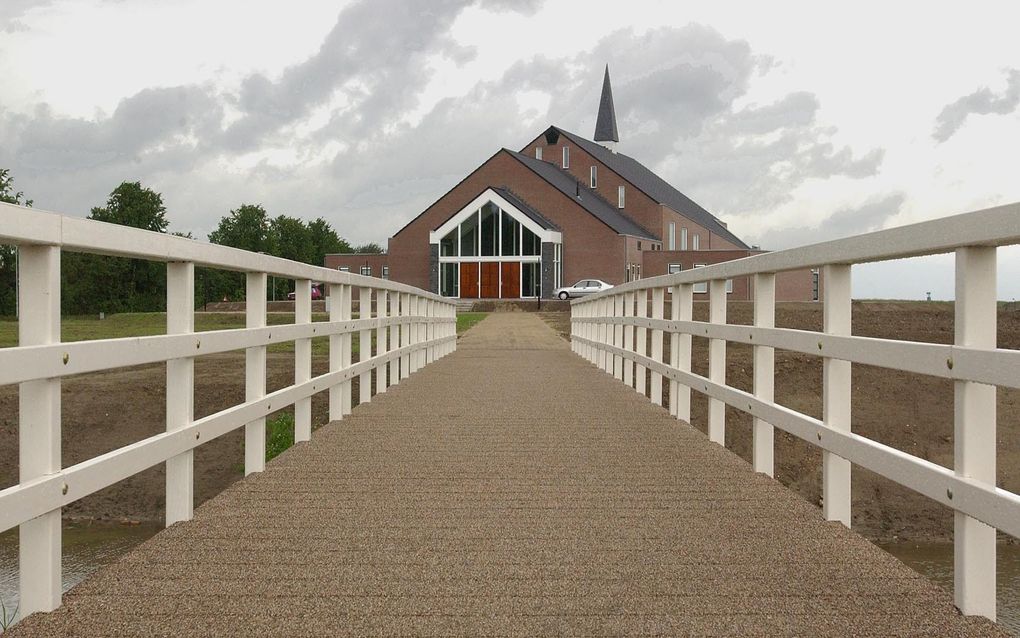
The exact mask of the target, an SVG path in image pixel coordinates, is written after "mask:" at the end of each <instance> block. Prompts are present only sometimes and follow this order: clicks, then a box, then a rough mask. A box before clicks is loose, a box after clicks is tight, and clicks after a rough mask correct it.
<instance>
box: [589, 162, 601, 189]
mask: <svg viewBox="0 0 1020 638" xmlns="http://www.w3.org/2000/svg"><path fill="white" fill-rule="evenodd" d="M589 174H590V177H591V187H592V188H598V186H599V167H598V166H595V165H592V167H591V170H590V171H589Z"/></svg>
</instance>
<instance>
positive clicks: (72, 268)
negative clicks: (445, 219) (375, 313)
mask: <svg viewBox="0 0 1020 638" xmlns="http://www.w3.org/2000/svg"><path fill="white" fill-rule="evenodd" d="M0 202H7V203H10V204H18V205H21V206H31V205H32V200H30V199H26V198H25V195H24V193H22V192H21V191H17V190H15V188H14V181H13V178H12V177H11V175H10V172H9V170H8V169H0ZM88 219H94V220H97V221H102V222H109V223H113V224H121V225H124V226H132V227H134V228H142V229H144V230H151V231H155V232H159V233H165V232H167V228H168V226H169V222H168V221H167V218H166V206H164V204H163V196H162V195H161V194H159V193H157V192H156V191H153V190H152V189H149V188H145V187H143V186H142V185H141V183H140V182H124V183H122V184H121V185H120V186H118V187H117V188H115V189H114V190H113V192H111V193H110V197H109V198H108V199H107V202H106V205H105V206H97V207H94V208H92V210H91V212H90V213H89V215H88ZM174 234H176V235H180V236H182V237H187V238H190V239H193V237H192V235H191V233H174ZM209 241H210V242H211V243H214V244H220V245H223V246H232V247H234V248H242V249H244V250H250V251H253V252H258V253H264V254H267V255H273V256H276V257H283V258H284V259H292V260H294V261H300V262H304V263H308V264H314V265H317V266H321V265H322V264H323V263H324V260H325V256H326V255H327V254H330V253H352V252H378V253H381V252H383V251H382V248H381V247H380V246H379V245H378V244H374V243H372V244H365V245H362V246H357V247H352V246H351V245H350V244H349V243H348V242H347V240H345V239H344V238H343V237H341V236H340V235H339V234H338V233H337V232H336V230H335V229H333V227H332V226H331V225H330V224H329V222H327V221H326V220H324V219H322V218H321V217H319V218H317V219H314V220H312V221H310V222H305V221H304V220H302V219H299V218H297V217H291V216H288V215H277V216H276V217H272V216H270V215H269V213H268V212H266V209H265V208H263V207H262V206H261V205H260V204H243V205H241V206H239V207H238V208H236V209H234V210H232V211H230V213H229V214H228V215H225V216H224V217H222V218H221V219H220V221H219V224H218V225H217V227H216V229H215V230H214V231H212V232H211V233H209ZM60 276H61V300H60V305H61V312H62V313H63V314H65V315H84V314H97V313H99V312H106V313H116V312H160V311H165V310H166V265H165V264H162V263H159V262H151V261H146V260H142V259H129V258H125V257H105V256H100V255H90V254H85V253H72V252H66V251H65V252H64V253H63V255H61V265H60ZM268 288H269V289H268V290H267V298H269V299H285V298H286V295H287V293H288V292H290V291H292V290H293V282H292V281H291V280H288V279H279V278H270V284H269V286H268ZM244 295H245V277H244V274H243V273H236V272H229V271H225V270H215V269H211V268H196V269H195V304H196V307H199V308H201V307H204V306H205V305H206V304H208V303H210V302H214V301H223V300H228V301H234V300H243V299H244ZM16 303H17V252H16V249H15V247H14V246H8V245H2V244H0V315H13V314H14V313H15V309H16Z"/></svg>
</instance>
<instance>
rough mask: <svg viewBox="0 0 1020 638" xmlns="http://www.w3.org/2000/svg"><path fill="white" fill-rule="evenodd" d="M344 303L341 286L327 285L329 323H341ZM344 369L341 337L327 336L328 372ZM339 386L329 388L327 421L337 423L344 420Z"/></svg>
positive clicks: (336, 335)
mask: <svg viewBox="0 0 1020 638" xmlns="http://www.w3.org/2000/svg"><path fill="white" fill-rule="evenodd" d="M343 301H344V286H343V284H330V285H329V320H330V322H331V323H339V322H340V321H342V319H341V318H342V316H343V310H342V309H341V308H342V307H343ZM343 367H344V357H343V335H340V334H330V335H329V371H330V372H336V371H338V370H340V369H342V368H343ZM341 390H343V387H342V385H341V384H339V383H336V384H333V385H331V386H330V387H329V420H330V421H339V420H341V419H343V418H344V411H343V401H342V400H341V399H340V395H341Z"/></svg>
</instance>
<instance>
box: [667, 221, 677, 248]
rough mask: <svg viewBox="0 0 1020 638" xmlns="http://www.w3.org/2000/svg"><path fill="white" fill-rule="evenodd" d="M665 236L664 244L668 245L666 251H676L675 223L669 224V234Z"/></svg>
mask: <svg viewBox="0 0 1020 638" xmlns="http://www.w3.org/2000/svg"><path fill="white" fill-rule="evenodd" d="M666 235H667V238H666V242H667V244H668V245H669V249H668V250H676V222H669V232H668V233H666Z"/></svg>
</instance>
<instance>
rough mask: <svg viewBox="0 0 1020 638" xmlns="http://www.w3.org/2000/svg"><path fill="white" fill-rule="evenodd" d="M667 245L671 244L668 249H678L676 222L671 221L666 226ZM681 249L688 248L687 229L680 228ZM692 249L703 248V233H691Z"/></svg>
mask: <svg viewBox="0 0 1020 638" xmlns="http://www.w3.org/2000/svg"><path fill="white" fill-rule="evenodd" d="M666 245H667V246H669V248H668V249H667V250H677V247H676V222H669V225H668V226H667V227H666ZM680 250H687V229H686V228H683V227H681V228H680ZM691 250H701V235H699V234H698V233H693V234H692V235H691Z"/></svg>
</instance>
